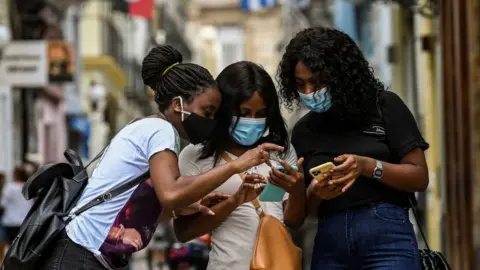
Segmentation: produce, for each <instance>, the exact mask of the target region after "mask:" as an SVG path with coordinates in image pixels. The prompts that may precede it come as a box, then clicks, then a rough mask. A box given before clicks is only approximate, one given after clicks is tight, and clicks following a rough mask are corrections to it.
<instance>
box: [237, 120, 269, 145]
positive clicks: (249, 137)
mask: <svg viewBox="0 0 480 270" xmlns="http://www.w3.org/2000/svg"><path fill="white" fill-rule="evenodd" d="M237 119H238V118H237V117H235V116H234V117H233V119H232V123H231V124H230V129H229V131H230V134H231V136H232V138H233V139H234V140H235V141H236V142H237V143H239V144H241V145H244V146H250V145H254V144H255V143H256V142H258V140H260V138H261V137H262V135H263V133H264V131H265V123H266V121H267V118H246V117H240V119H239V120H238V123H237V125H236V126H235V123H236V122H237ZM234 126H235V130H233V127H234Z"/></svg>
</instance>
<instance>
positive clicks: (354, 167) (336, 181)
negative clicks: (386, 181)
mask: <svg viewBox="0 0 480 270" xmlns="http://www.w3.org/2000/svg"><path fill="white" fill-rule="evenodd" d="M334 161H335V162H337V163H342V164H341V165H338V166H336V167H335V168H333V169H331V170H330V172H329V173H330V174H331V175H332V178H333V180H330V181H329V182H328V183H329V184H330V185H344V187H343V188H342V192H345V191H347V190H348V189H349V188H350V187H351V186H352V185H353V184H354V183H355V180H357V178H358V177H359V176H360V175H361V174H362V172H363V169H364V167H365V161H364V158H363V157H361V156H357V155H350V154H346V155H341V156H339V157H336V158H335V159H334Z"/></svg>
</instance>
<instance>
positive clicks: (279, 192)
mask: <svg viewBox="0 0 480 270" xmlns="http://www.w3.org/2000/svg"><path fill="white" fill-rule="evenodd" d="M292 168H293V169H294V170H295V171H298V167H297V166H296V165H293V166H292ZM275 169H277V170H279V171H281V172H282V173H284V174H288V171H287V170H285V167H283V166H282V165H281V164H278V165H276V166H275ZM285 192H286V191H285V190H284V189H282V188H281V187H279V186H276V185H274V184H272V183H268V184H267V185H266V186H265V189H264V190H263V192H262V194H260V198H259V200H260V201H262V202H281V201H282V200H283V197H284V196H285Z"/></svg>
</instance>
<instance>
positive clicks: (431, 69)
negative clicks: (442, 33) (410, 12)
mask: <svg viewBox="0 0 480 270" xmlns="http://www.w3.org/2000/svg"><path fill="white" fill-rule="evenodd" d="M415 16H416V17H415V27H416V38H417V40H418V42H419V43H418V44H417V48H416V53H417V65H418V68H417V83H418V85H417V87H418V89H420V90H421V91H420V93H421V94H420V96H419V103H420V108H421V111H422V114H423V120H424V122H423V126H424V131H423V135H424V136H425V139H426V140H427V142H428V143H429V144H430V149H429V150H428V151H427V163H428V167H429V175H430V186H429V188H428V190H427V209H426V213H427V217H426V218H427V227H428V239H429V245H430V248H432V249H435V250H441V240H442V235H441V228H440V224H441V209H442V208H441V194H440V180H441V179H440V166H441V163H442V159H441V153H440V147H441V146H440V143H441V137H440V136H441V134H442V132H441V130H440V127H439V125H438V124H439V123H440V119H439V117H440V115H439V114H438V111H439V106H440V104H438V100H439V99H438V96H437V95H438V94H439V93H441V92H440V91H438V85H437V80H436V77H435V76H436V62H435V61H436V60H435V51H434V50H432V51H423V50H422V49H421V43H420V40H421V39H420V38H421V37H423V36H431V35H433V34H434V32H433V25H432V21H431V20H429V19H425V18H424V17H421V16H420V15H415Z"/></svg>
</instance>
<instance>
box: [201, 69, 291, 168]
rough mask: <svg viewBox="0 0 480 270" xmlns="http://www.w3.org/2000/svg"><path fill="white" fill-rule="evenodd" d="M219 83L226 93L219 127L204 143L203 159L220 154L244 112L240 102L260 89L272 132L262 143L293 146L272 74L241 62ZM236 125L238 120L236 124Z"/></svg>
mask: <svg viewBox="0 0 480 270" xmlns="http://www.w3.org/2000/svg"><path fill="white" fill-rule="evenodd" d="M216 81H217V85H218V88H219V90H220V93H221V94H222V103H221V105H220V108H219V109H218V111H217V114H216V119H217V127H216V130H215V132H214V134H215V136H213V137H212V138H211V139H210V140H208V141H206V142H205V143H204V144H203V148H202V152H201V155H200V159H204V158H208V157H211V156H215V161H217V160H218V158H219V156H220V154H221V153H222V152H223V151H224V150H225V147H226V145H227V143H228V141H229V140H230V137H231V134H230V132H229V127H230V124H231V122H232V119H233V116H234V115H239V114H240V105H241V104H242V103H243V102H245V101H247V100H248V99H250V98H251V97H252V96H253V94H254V93H255V92H258V93H259V94H260V96H261V97H262V98H263V100H264V101H265V105H266V107H267V122H266V126H265V131H267V130H268V135H267V136H266V137H264V138H263V139H261V140H260V141H259V142H258V143H262V142H271V143H275V144H278V145H281V146H283V147H285V151H284V153H286V150H288V146H289V145H290V143H289V139H288V133H287V129H286V126H285V121H284V119H283V117H282V114H281V112H280V104H279V101H278V96H277V91H276V89H275V84H274V83H273V80H272V78H271V77H270V75H268V73H267V72H266V71H265V70H264V69H263V68H262V67H261V66H259V65H257V64H255V63H252V62H249V61H241V62H237V63H234V64H231V65H229V66H228V67H226V68H225V69H224V70H223V71H222V72H221V73H220V74H219V75H218V77H217V80H216ZM235 125H236V123H235Z"/></svg>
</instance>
